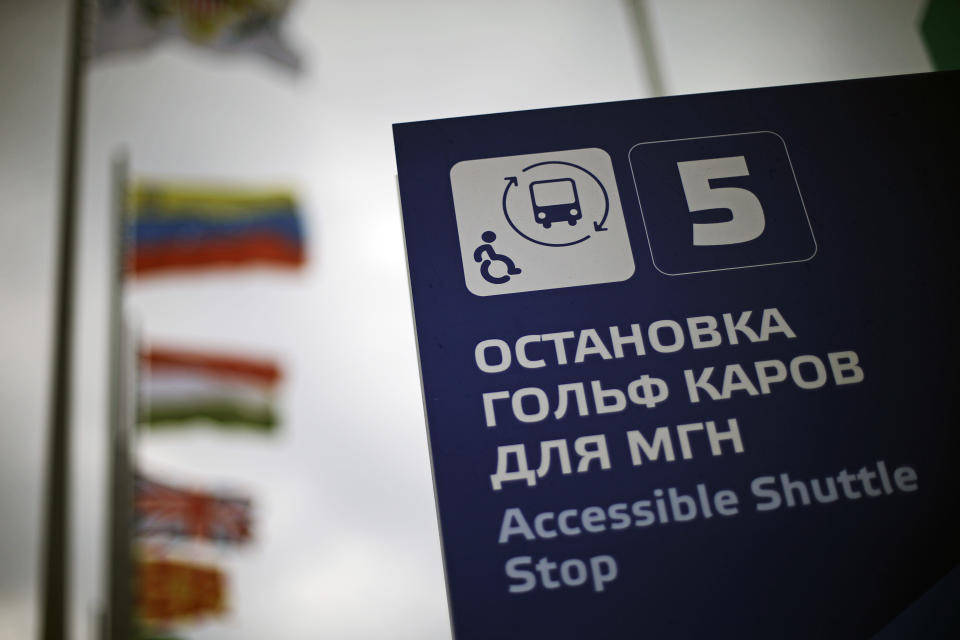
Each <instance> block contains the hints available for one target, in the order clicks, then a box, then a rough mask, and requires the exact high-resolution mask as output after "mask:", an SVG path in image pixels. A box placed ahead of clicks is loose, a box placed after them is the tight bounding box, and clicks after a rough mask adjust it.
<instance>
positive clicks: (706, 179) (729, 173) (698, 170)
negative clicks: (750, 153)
mask: <svg viewBox="0 0 960 640" xmlns="http://www.w3.org/2000/svg"><path fill="white" fill-rule="evenodd" d="M677 169H678V170H679V171H680V182H682V183H683V193H684V195H685V196H686V197H687V207H688V208H689V209H690V213H693V212H695V211H705V210H707V209H729V210H730V213H731V214H733V219H732V220H728V221H727V222H713V223H698V222H695V223H693V244H694V245H697V246H709V245H722V244H739V243H741V242H749V241H750V240H753V239H754V238H757V237H759V236H760V234H761V233H763V228H764V226H766V221H765V220H764V217H763V207H761V206H760V201H759V200H757V197H756V196H755V195H753V194H752V193H750V192H749V191H747V190H746V189H741V188H739V187H718V188H716V189H714V188H711V187H710V180H712V179H715V178H733V177H738V176H748V175H750V171H748V170H747V161H746V159H744V157H743V156H732V157H730V158H712V159H709V160H691V161H689V162H678V163H677Z"/></svg>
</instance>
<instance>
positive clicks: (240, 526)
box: [134, 475, 251, 543]
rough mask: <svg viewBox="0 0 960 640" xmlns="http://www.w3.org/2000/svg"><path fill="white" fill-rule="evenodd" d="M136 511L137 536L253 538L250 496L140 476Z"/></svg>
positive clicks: (218, 538) (224, 540)
mask: <svg viewBox="0 0 960 640" xmlns="http://www.w3.org/2000/svg"><path fill="white" fill-rule="evenodd" d="M134 510H135V514H136V534H137V535H138V536H152V535H168V536H173V537H178V538H202V539H206V540H213V541H217V542H235V543H240V542H246V541H248V540H249V539H250V520H251V516H250V513H251V503H250V500H249V499H248V498H239V497H231V496H225V495H215V494H213V493H207V492H204V491H191V490H188V489H181V488H179V487H172V486H170V485H167V484H162V483H160V482H155V481H153V480H148V479H147V478H145V477H144V476H142V475H138V476H137V479H136V493H135V496H134Z"/></svg>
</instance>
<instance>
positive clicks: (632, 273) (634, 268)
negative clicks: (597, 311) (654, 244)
mask: <svg viewBox="0 0 960 640" xmlns="http://www.w3.org/2000/svg"><path fill="white" fill-rule="evenodd" d="M663 142H666V141H665V140H664V141H663ZM641 144H642V143H641ZM634 146H636V145H634ZM632 149H633V147H631V150H632ZM593 150H596V151H599V152H601V153H602V154H603V155H604V156H606V159H607V161H608V162H609V163H610V175H611V176H612V177H613V187H614V188H615V189H616V190H617V201H618V202H619V203H620V215H622V216H623V224H624V232H625V235H626V238H627V247H628V248H629V249H630V254H629V255H630V264H631V265H632V266H631V269H630V274H629V275H628V276H626V277H625V278H621V279H617V280H604V281H603V282H587V283H584V284H570V285H564V286H560V287H549V288H547V289H526V290H524V291H505V292H503V293H477V292H476V291H474V290H473V289H471V288H470V282H469V281H468V280H467V274H466V270H465V269H464V268H463V256H462V254H463V247H462V246H461V244H460V226H459V225H460V223H459V220H458V218H457V207H456V203H454V206H453V208H452V209H453V219H454V224H455V225H456V227H457V246H458V248H459V249H460V253H461V261H460V263H459V266H460V272H461V273H462V274H463V284H464V287H465V288H466V290H467V291H468V292H469V293H470V294H471V295H473V296H476V297H477V298H489V297H492V296H505V295H513V294H517V293H539V292H541V291H555V290H557V289H572V288H576V287H597V286H602V285H605V284H618V283H620V282H626V281H627V280H629V279H630V278H632V277H634V276H635V275H637V256H636V254H635V253H634V249H633V242H631V241H630V230H629V225H628V224H627V212H626V210H625V209H624V208H623V199H622V198H621V197H620V185H619V184H618V183H617V170H616V167H615V166H614V164H613V156H611V155H610V152H609V151H607V150H606V149H604V148H603V147H596V146H594V147H580V148H577V149H553V150H551V151H531V152H530V153H514V154H511V155H508V156H484V157H482V158H467V159H464V160H458V161H456V162H454V163H453V165H451V167H450V170H449V171H448V172H447V177H448V179H449V184H450V197H451V199H452V200H455V199H456V198H455V197H454V195H453V171H454V169H456V168H457V167H458V166H459V165H461V164H466V163H469V162H476V161H478V160H494V159H500V158H515V157H518V156H532V155H543V154H548V153H566V152H569V151H593ZM628 153H629V152H628ZM628 159H629V158H628ZM634 190H636V185H634ZM641 210H642V208H641ZM644 229H646V225H644ZM651 255H652V254H651ZM654 266H656V264H654Z"/></svg>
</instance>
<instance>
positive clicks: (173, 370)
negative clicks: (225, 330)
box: [140, 348, 281, 431]
mask: <svg viewBox="0 0 960 640" xmlns="http://www.w3.org/2000/svg"><path fill="white" fill-rule="evenodd" d="M140 363H141V368H140V409H141V410H140V422H141V424H144V425H147V426H149V427H154V428H159V427H182V426H195V425H197V424H208V425H209V424H213V425H219V426H224V427H239V428H247V429H253V430H257V431H271V430H273V429H274V428H275V427H276V425H277V415H276V411H275V408H274V401H275V392H276V388H277V386H278V384H279V382H280V378H281V372H280V368H279V366H277V364H276V363H274V362H273V361H271V360H267V359H263V358H252V357H248V356H235V355H224V354H218V353H208V352H201V351H190V350H184V349H165V348H151V349H149V350H147V351H145V352H143V353H142V354H141V358H140Z"/></svg>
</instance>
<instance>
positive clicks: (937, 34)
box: [920, 0, 960, 71]
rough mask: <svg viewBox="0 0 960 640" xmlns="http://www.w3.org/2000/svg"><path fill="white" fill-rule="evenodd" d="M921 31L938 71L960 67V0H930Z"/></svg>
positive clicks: (921, 22)
mask: <svg viewBox="0 0 960 640" xmlns="http://www.w3.org/2000/svg"><path fill="white" fill-rule="evenodd" d="M920 31H921V32H922V33H923V40H924V42H925V43H926V45H927V52H928V53H929V54H930V60H931V61H932V62H933V68H934V69H935V70H936V71H948V70H950V69H960V0H930V2H929V3H928V4H927V10H926V12H924V14H923V19H922V20H921V21H920Z"/></svg>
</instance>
